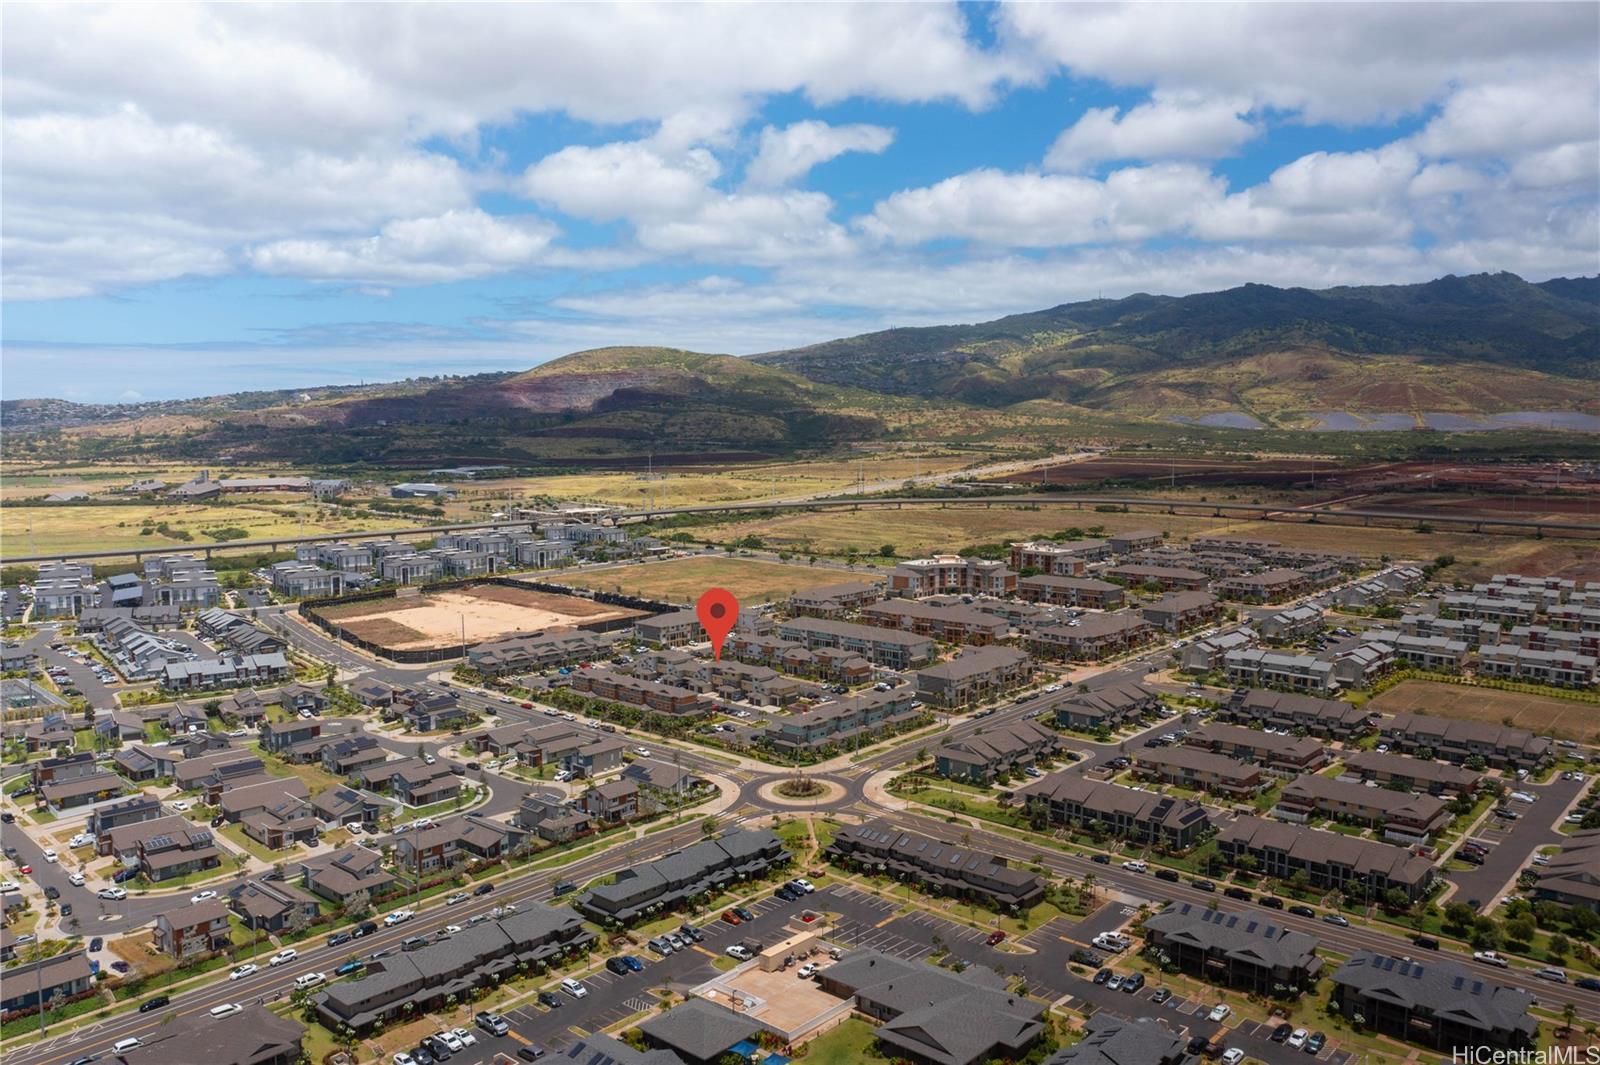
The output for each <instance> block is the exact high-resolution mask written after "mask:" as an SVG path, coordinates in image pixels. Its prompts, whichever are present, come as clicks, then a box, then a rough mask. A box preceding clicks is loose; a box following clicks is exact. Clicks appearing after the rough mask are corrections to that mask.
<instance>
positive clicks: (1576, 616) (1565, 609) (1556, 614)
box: [1548, 603, 1600, 633]
mask: <svg viewBox="0 0 1600 1065" xmlns="http://www.w3.org/2000/svg"><path fill="white" fill-rule="evenodd" d="M1548 619H1549V622H1550V627H1551V628H1552V629H1561V630H1563V631H1566V632H1590V633H1600V606H1593V605H1589V604H1580V603H1568V604H1566V605H1564V606H1553V607H1551V608H1550V612H1549V615H1548Z"/></svg>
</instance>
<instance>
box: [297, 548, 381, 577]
mask: <svg viewBox="0 0 1600 1065" xmlns="http://www.w3.org/2000/svg"><path fill="white" fill-rule="evenodd" d="M294 557H295V559H296V561H299V562H313V563H316V564H317V565H319V566H326V567H327V568H328V569H333V570H338V571H339V572H341V573H368V572H370V571H371V570H372V548H371V547H368V546H366V545H363V544H351V543H345V542H343V541H341V542H339V543H335V544H301V545H299V546H298V547H296V548H295V549H294Z"/></svg>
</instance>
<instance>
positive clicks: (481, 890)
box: [472, 884, 561, 895]
mask: <svg viewBox="0 0 1600 1065" xmlns="http://www.w3.org/2000/svg"><path fill="white" fill-rule="evenodd" d="M556 890H557V891H560V890H561V885H559V884H557V885H556ZM493 891H494V885H493V884H479V885H478V886H477V887H475V888H473V889H472V893H473V894H474V895H488V894H490V893H491V892H493Z"/></svg>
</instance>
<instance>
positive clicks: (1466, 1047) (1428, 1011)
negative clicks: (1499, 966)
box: [1331, 950, 1539, 1055]
mask: <svg viewBox="0 0 1600 1065" xmlns="http://www.w3.org/2000/svg"><path fill="white" fill-rule="evenodd" d="M1331 1001H1332V1004H1333V1006H1334V1007H1335V1008H1337V1009H1338V1011H1339V1012H1340V1013H1342V1014H1344V1016H1345V1017H1347V1018H1350V1019H1354V1018H1356V1017H1360V1018H1361V1023H1362V1024H1363V1025H1364V1026H1366V1027H1368V1028H1371V1029H1373V1030H1374V1031H1377V1032H1379V1033H1381V1034H1383V1035H1387V1036H1392V1037H1393V1038H1395V1039H1399V1040H1402V1041H1404V1042H1408V1043H1420V1044H1422V1045H1423V1046H1427V1047H1431V1048H1432V1049H1434V1050H1436V1051H1439V1052H1441V1053H1444V1054H1455V1053H1462V1054H1474V1055H1478V1054H1483V1053H1484V1052H1485V1051H1522V1050H1526V1049H1528V1048H1531V1047H1532V1046H1533V1043H1534V1038H1535V1036H1536V1035H1537V1033H1538V1028H1539V1021H1538V1018H1536V1017H1534V1016H1533V1015H1532V1012H1531V1011H1532V1007H1533V1004H1534V1001H1535V999H1534V997H1533V995H1531V994H1529V993H1528V992H1527V991H1523V990H1521V989H1520V988H1513V987H1504V986H1501V985H1500V984H1495V983H1490V982H1488V981H1486V980H1483V979H1482V978H1481V977H1480V976H1479V975H1478V973H1477V972H1475V971H1473V970H1469V969H1467V968H1466V967H1465V966H1462V965H1458V964H1456V963H1455V962H1453V961H1450V960H1449V959H1448V958H1447V957H1445V956H1442V955H1433V954H1430V955H1429V956H1428V957H1427V959H1426V960H1425V961H1412V960H1411V959H1409V958H1396V957H1392V956H1390V955H1387V954H1375V953H1373V952H1372V951H1369V950H1359V951H1356V952H1355V953H1354V954H1352V955H1351V956H1350V957H1349V959H1348V960H1346V961H1345V963H1344V964H1343V965H1341V966H1339V968H1337V969H1335V970H1334V972H1333V995H1332V998H1331Z"/></svg>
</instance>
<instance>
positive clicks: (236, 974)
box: [228, 962, 261, 980]
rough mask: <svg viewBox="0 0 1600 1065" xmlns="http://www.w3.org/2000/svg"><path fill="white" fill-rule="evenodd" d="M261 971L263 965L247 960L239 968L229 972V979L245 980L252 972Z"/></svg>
mask: <svg viewBox="0 0 1600 1065" xmlns="http://www.w3.org/2000/svg"><path fill="white" fill-rule="evenodd" d="M260 971H261V966H259V965H257V964H255V963H254V962H245V963H244V964H243V965H241V966H239V967H238V968H237V969H235V970H233V972H231V973H229V974H228V979H229V980H243V979H244V978H245V977H247V976H249V975H250V974H251V973H254V972H260Z"/></svg>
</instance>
